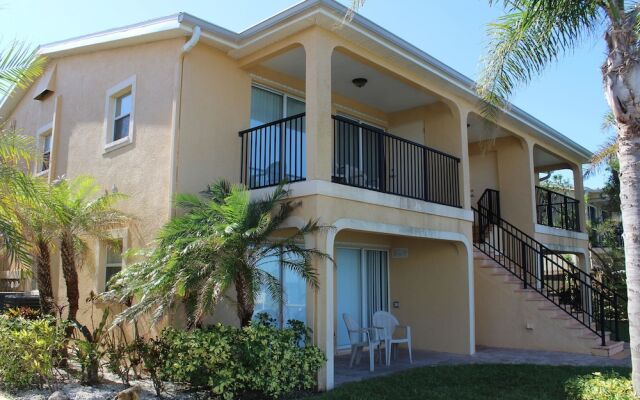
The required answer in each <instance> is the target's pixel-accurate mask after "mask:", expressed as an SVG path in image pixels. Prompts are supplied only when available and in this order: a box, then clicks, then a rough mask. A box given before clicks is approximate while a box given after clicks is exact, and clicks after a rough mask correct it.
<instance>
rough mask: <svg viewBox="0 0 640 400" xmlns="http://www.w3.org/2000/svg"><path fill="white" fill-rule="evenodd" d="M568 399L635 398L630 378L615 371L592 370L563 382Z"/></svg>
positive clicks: (618, 399) (631, 399)
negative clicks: (592, 371) (604, 372)
mask: <svg viewBox="0 0 640 400" xmlns="http://www.w3.org/2000/svg"><path fill="white" fill-rule="evenodd" d="M564 388H565V393H566V394H567V399H568V400H636V399H637V397H635V395H634V394H633V388H632V387H631V380H630V379H629V378H625V377H622V376H620V375H619V374H617V373H616V372H610V373H606V374H603V373H600V372H594V373H592V374H590V375H583V376H578V377H576V378H572V379H569V380H568V381H567V382H566V383H565V387H564Z"/></svg>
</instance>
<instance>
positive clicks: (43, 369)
mask: <svg viewBox="0 0 640 400" xmlns="http://www.w3.org/2000/svg"><path fill="white" fill-rule="evenodd" d="M64 338H65V335H64V327H63V326H56V324H55V321H54V320H53V319H49V318H46V319H40V320H26V319H24V318H7V317H6V316H0V382H1V384H2V385H4V386H5V387H7V388H9V389H19V388H24V387H27V386H31V385H37V386H40V387H42V386H43V385H44V384H46V383H49V382H50V381H51V379H52V378H53V374H54V367H55V365H56V364H57V361H58V355H59V354H60V350H61V349H62V347H63V344H64Z"/></svg>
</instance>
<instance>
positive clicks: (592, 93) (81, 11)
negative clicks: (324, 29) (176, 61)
mask: <svg viewBox="0 0 640 400" xmlns="http://www.w3.org/2000/svg"><path fill="white" fill-rule="evenodd" d="M342 2H343V3H345V4H348V3H349V1H346V0H342ZM295 3H296V1H293V0H268V1H266V0H182V1H176V0H173V1H172V0H126V1H125V0H109V1H96V2H93V1H86V0H83V1H79V0H57V1H47V0H4V1H2V0H0V21H2V23H0V38H1V39H2V40H3V41H4V42H6V41H10V40H13V39H20V40H27V41H29V42H31V43H33V44H34V45H36V44H42V43H49V42H52V41H57V40H62V39H67V38H70V37H74V36H80V35H84V34H88V33H93V32H97V31H100V30H104V29H109V28H113V27H117V26H121V25H127V24H131V23H135V22H140V21H143V20H146V19H151V18H155V17H160V16H165V15H169V14H173V13H176V12H179V11H186V12H189V13H191V14H194V15H196V16H198V17H200V18H203V19H205V20H208V21H210V22H213V23H215V24H218V25H220V26H223V27H225V28H228V29H231V30H233V31H240V30H243V29H245V28H247V27H249V26H251V25H253V24H255V23H257V22H259V21H261V20H263V19H265V18H267V17H269V16H271V15H273V14H275V13H277V12H278V11H281V10H283V9H285V8H288V7H289V6H291V5H293V4H295ZM360 12H361V14H363V15H364V16H366V17H367V18H369V19H371V20H372V21H374V22H375V23H377V24H379V25H381V26H383V27H384V28H386V29H388V30H389V31H391V32H393V33H395V34H396V35H398V36H400V37H402V38H403V39H405V40H407V41H409V42H411V43H412V44H414V45H416V46H417V47H419V48H421V49H422V50H424V51H426V52H427V53H429V54H431V55H433V56H434V57H436V58H438V59H439V60H441V61H443V62H444V63H446V64H448V65H449V66H451V67H453V68H455V69H457V70H458V71H460V72H462V73H464V74H465V75H467V76H470V77H472V78H475V77H477V75H478V71H479V68H480V63H479V60H480V57H481V55H482V54H483V52H484V49H485V46H486V43H487V36H486V24H487V23H488V22H490V21H492V20H494V19H495V18H497V17H498V16H499V15H500V14H501V12H502V10H501V9H500V8H499V7H493V8H490V7H489V6H488V2H487V0H464V1H442V0H395V1H390V0H367V1H366V3H365V6H364V7H363V8H362V9H361V10H360ZM603 60H604V43H603V40H602V35H598V36H595V37H592V38H589V39H588V40H586V41H585V43H583V45H582V46H581V47H580V48H579V49H578V50H577V51H575V52H574V53H573V54H570V55H568V56H566V57H565V58H564V59H563V60H562V61H561V62H559V63H558V64H555V65H552V66H551V67H550V68H549V69H548V70H547V71H546V72H545V73H544V74H543V75H542V76H541V77H540V78H538V79H536V80H535V81H534V82H532V83H531V84H529V85H528V86H526V87H522V88H520V89H519V90H518V91H517V94H516V96H515V97H514V98H513V99H512V101H513V103H514V104H516V105H518V106H519V107H521V108H523V109H524V110H526V111H527V112H529V113H530V114H532V115H534V116H535V117H537V118H539V119H540V120H542V121H543V122H545V123H547V124H549V125H550V126H552V127H554V128H555V129H557V130H558V131H560V132H562V133H563V134H565V135H567V136H569V137H570V138H572V139H573V140H575V141H576V142H578V143H580V144H582V145H583V146H585V147H586V148H588V149H590V150H596V149H597V148H598V147H599V146H600V144H601V143H602V142H603V141H604V140H605V138H606V136H605V134H603V133H602V131H601V129H600V125H601V122H602V118H603V115H604V114H605V113H606V111H607V104H606V102H605V100H604V97H603V94H602V85H601V76H600V65H601V63H602V61H603ZM603 179H604V177H603V176H597V177H594V178H591V179H589V180H588V181H587V182H586V185H587V186H590V187H598V186H601V185H602V182H603Z"/></svg>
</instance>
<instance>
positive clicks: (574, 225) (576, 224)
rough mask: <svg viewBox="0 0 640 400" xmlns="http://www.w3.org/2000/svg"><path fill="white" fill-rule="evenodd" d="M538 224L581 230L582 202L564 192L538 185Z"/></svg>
mask: <svg viewBox="0 0 640 400" xmlns="http://www.w3.org/2000/svg"><path fill="white" fill-rule="evenodd" d="M536 210H537V215H538V224H540V225H546V226H550V227H553V228H560V229H566V230H570V231H577V232H579V231H580V202H579V201H578V200H576V199H574V198H572V197H569V196H566V195H564V194H562V193H558V192H554V191H552V190H549V189H546V188H543V187H540V186H536Z"/></svg>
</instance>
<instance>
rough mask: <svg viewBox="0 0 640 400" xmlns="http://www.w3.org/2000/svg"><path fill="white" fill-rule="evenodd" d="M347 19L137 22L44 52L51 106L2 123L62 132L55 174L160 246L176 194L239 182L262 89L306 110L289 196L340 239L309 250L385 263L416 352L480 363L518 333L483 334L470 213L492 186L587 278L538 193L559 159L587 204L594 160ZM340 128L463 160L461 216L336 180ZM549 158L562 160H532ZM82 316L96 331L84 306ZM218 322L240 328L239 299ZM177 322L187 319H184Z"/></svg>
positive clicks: (318, 294)
mask: <svg viewBox="0 0 640 400" xmlns="http://www.w3.org/2000/svg"><path fill="white" fill-rule="evenodd" d="M342 11H344V9H343V7H342V6H340V5H339V4H337V3H334V2H332V1H325V0H318V1H316V0H310V1H307V2H303V3H300V4H299V5H296V6H294V7H293V8H291V9H289V10H287V11H285V12H283V13H281V14H279V15H277V16H275V17H273V18H271V19H269V20H267V21H265V22H263V23H261V24H260V25H258V26H256V27H253V28H250V29H249V30H247V31H245V32H243V33H241V34H234V33H231V32H228V31H226V30H224V29H223V28H220V27H216V26H213V25H211V24H208V23H206V22H205V21H201V20H199V19H197V18H195V17H191V16H188V15H185V14H180V15H178V16H172V17H167V18H165V19H161V20H158V21H155V22H154V21H150V22H147V23H145V24H142V25H140V26H134V27H129V28H128V31H129V32H130V35H129V36H128V37H123V36H122V35H120V36H118V37H117V38H116V37H112V38H111V37H109V33H108V32H107V33H104V34H102V36H100V35H98V36H96V37H92V38H87V39H82V38H81V39H76V40H75V42H74V41H73V40H72V41H69V42H62V43H56V44H52V45H49V46H44V47H43V54H45V55H47V57H49V63H48V67H47V70H48V71H49V72H48V74H49V75H53V76H54V77H55V86H54V87H53V90H52V91H53V93H52V94H50V95H49V96H48V97H46V98H45V99H44V100H34V95H35V94H36V93H35V91H36V90H38V89H37V88H38V87H39V85H38V83H36V84H34V85H33V86H32V87H31V89H29V90H27V91H26V92H22V93H15V94H14V97H13V98H12V99H11V100H9V101H5V103H4V104H3V106H2V107H3V108H2V110H3V112H4V113H5V115H7V116H8V119H10V120H15V121H16V126H17V127H18V128H20V129H21V130H22V132H24V133H27V134H32V135H35V136H38V135H39V132H42V130H43V129H45V130H46V129H47V128H46V126H47V124H51V128H50V129H51V132H52V139H53V151H52V154H51V165H50V168H49V172H48V173H47V174H46V175H47V176H46V178H48V179H49V180H54V179H55V178H56V177H58V176H62V175H65V176H68V177H75V176H78V175H85V174H88V175H92V176H94V177H95V178H96V179H97V181H98V182H99V183H100V184H101V185H102V186H104V188H105V189H106V190H114V189H115V190H117V191H118V192H120V193H125V194H127V195H128V199H127V200H125V201H123V202H122V204H121V207H122V209H123V210H124V211H126V212H127V213H129V214H131V215H133V216H135V221H134V222H133V223H132V224H131V226H130V227H129V228H128V229H126V230H124V231H123V232H124V233H122V235H123V236H124V237H125V238H126V240H125V245H126V247H129V248H132V247H141V246H144V245H146V244H148V243H150V242H151V240H152V239H153V237H154V234H155V233H156V232H157V230H158V229H159V228H160V227H161V226H162V224H163V223H165V222H166V221H168V220H169V219H170V218H171V216H172V215H173V213H174V212H175V210H173V209H172V205H171V200H172V198H173V196H174V195H175V194H176V193H183V192H189V193H197V192H199V191H200V190H202V189H204V188H205V187H206V185H207V184H209V183H211V182H213V181H215V180H217V179H219V178H225V179H227V180H230V181H232V182H239V181H240V179H241V174H240V171H241V151H246V149H243V147H242V144H241V140H240V138H239V136H238V132H240V131H242V130H244V129H247V128H252V127H253V125H255V124H253V123H252V121H253V116H252V101H255V99H253V98H252V93H253V90H254V89H252V88H253V87H258V88H260V89H261V90H268V91H269V92H270V93H272V94H274V95H277V96H280V97H282V98H283V99H286V98H288V97H291V98H293V99H296V101H298V102H304V109H305V115H304V123H305V128H304V134H305V139H304V141H303V142H301V143H304V154H305V156H304V157H305V161H304V162H305V169H306V170H305V177H304V178H305V179H304V181H301V182H296V183H293V184H291V185H290V188H291V191H292V196H294V197H296V198H298V199H299V200H300V201H301V203H302V205H301V207H299V208H297V209H296V211H295V216H294V217H293V218H292V219H291V221H289V225H290V226H291V227H295V226H300V225H301V224H302V223H303V222H304V221H306V220H308V219H310V218H311V219H319V221H320V222H321V223H322V224H324V225H327V226H331V227H332V228H331V229H329V230H327V231H323V232H320V233H317V234H316V235H314V236H313V237H308V238H306V244H307V245H308V246H314V247H316V248H318V249H320V250H322V251H324V252H326V253H328V254H329V255H332V256H333V255H335V254H336V251H337V249H339V248H357V249H369V248H375V249H378V250H379V251H384V252H386V253H385V254H387V256H388V258H387V260H388V261H387V264H386V265H387V266H386V268H387V269H388V277H387V278H386V279H387V280H388V302H389V304H388V307H389V311H391V312H392V313H394V314H395V315H396V316H397V317H398V318H399V319H400V320H401V321H402V322H403V323H405V324H408V325H411V326H412V328H413V332H414V342H413V344H414V348H416V349H424V350H435V351H445V352H453V353H464V354H472V353H473V352H474V351H475V346H476V343H478V344H488V345H494V346H500V342H499V341H498V342H493V341H489V340H488V339H487V338H488V337H492V336H491V331H492V329H500V330H501V331H502V332H503V333H504V334H505V335H508V334H509V329H510V328H509V326H508V325H507V326H506V327H505V326H503V325H501V326H499V327H498V326H497V325H496V326H494V327H491V326H487V321H489V320H490V318H487V317H486V315H485V314H482V313H481V314H478V311H477V310H478V307H477V304H476V303H477V302H479V301H483V302H487V304H493V302H496V301H499V300H500V299H499V298H498V297H494V298H491V290H488V289H487V286H480V287H478V285H479V283H478V282H479V280H478V276H477V274H476V273H474V268H475V266H474V256H473V252H474V245H473V243H474V226H473V224H474V214H473V211H472V207H476V204H477V201H478V200H479V198H480V197H481V196H482V193H483V192H484V190H485V189H494V190H499V191H500V194H501V207H502V216H503V217H504V218H505V219H507V220H508V221H510V222H511V223H512V224H514V225H516V226H518V227H519V229H521V230H522V231H524V232H525V233H527V234H528V235H530V236H532V237H535V239H537V240H539V241H540V242H543V243H545V244H548V245H549V247H553V248H554V249H555V250H557V251H559V252H566V253H575V254H579V255H580V257H579V260H580V267H581V268H586V265H589V264H588V260H587V259H586V258H587V257H588V252H586V251H584V249H585V248H586V246H587V242H586V238H585V236H586V235H585V234H584V229H585V228H584V226H583V227H582V228H581V231H582V232H568V231H565V230H562V229H557V228H549V229H543V228H540V227H539V226H537V224H536V199H535V193H534V191H535V189H534V187H535V184H536V182H537V173H538V172H539V171H541V170H544V169H545V168H552V167H553V168H555V167H556V166H557V165H559V164H561V165H563V166H568V167H569V168H572V169H574V170H575V171H576V174H575V178H576V179H575V183H576V198H578V199H580V198H581V197H582V191H583V188H582V180H581V174H580V172H581V165H582V163H584V162H586V161H587V157H588V155H589V152H588V151H587V150H585V149H583V148H582V147H580V146H579V145H577V144H575V143H573V142H571V141H570V140H569V139H567V138H565V137H562V136H561V135H559V134H558V133H557V132H555V131H553V130H552V129H551V128H549V127H546V126H545V125H544V124H542V123H540V122H539V121H537V120H535V119H533V117H531V116H529V115H527V114H525V113H524V112H522V111H520V110H517V109H516V110H515V111H514V110H511V111H506V110H505V111H504V112H503V113H501V114H500V117H499V118H498V120H497V121H494V122H488V121H486V120H484V118H483V117H481V115H482V111H481V105H480V104H479V102H478V101H477V98H476V97H475V94H474V93H473V90H472V89H471V88H470V86H471V83H469V81H468V79H467V78H464V77H461V76H460V75H459V74H458V73H456V72H455V71H452V70H450V69H448V67H446V66H444V65H443V64H441V63H440V62H438V61H437V60H433V59H432V58H429V56H427V55H424V54H423V53H421V52H420V51H419V50H417V49H415V48H413V47H411V46H410V45H409V44H408V43H405V42H403V41H402V40H401V39H399V38H396V37H395V36H393V35H391V34H390V33H388V32H386V31H383V30H382V29H381V28H380V27H377V26H375V25H374V24H373V23H371V22H370V21H367V20H365V19H364V18H362V17H360V16H356V17H355V18H354V20H353V21H352V22H348V23H346V24H342V15H341V12H342ZM154 24H155V25H154ZM151 26H153V27H154V28H153V29H152V28H150V27H151ZM365 33H367V34H365ZM83 40H84V41H83ZM349 74H354V75H349ZM355 74H366V75H367V76H368V77H369V78H368V79H369V83H368V84H367V86H365V87H363V88H362V89H363V90H360V91H358V90H357V89H354V87H353V85H352V84H351V77H350V76H353V78H356V77H358V76H359V75H355ZM345 77H348V78H349V79H348V80H345V79H344V78H345ZM130 79H134V82H135V92H134V106H135V109H134V112H133V114H132V115H133V117H132V120H133V122H132V123H133V128H132V129H133V135H132V136H131V138H132V140H131V143H127V144H125V145H123V146H122V147H119V148H117V149H113V150H109V151H105V134H106V131H107V130H108V128H107V127H108V126H109V124H108V119H109V118H111V117H110V114H109V111H108V110H109V108H108V106H105V102H107V103H108V101H109V100H108V98H109V96H108V93H109V90H110V89H111V88H113V87H117V85H118V84H120V83H121V82H124V81H127V80H130ZM465 79H467V80H465ZM368 90H370V92H367V91H368ZM376 91H377V92H376ZM381 93H382V94H385V95H384V96H382V95H380V94H381ZM105 110H106V111H105ZM335 115H341V116H348V117H349V118H352V119H353V120H357V121H359V122H358V124H359V125H357V126H359V127H360V128H358V129H361V130H362V129H364V128H363V126H365V125H364V124H369V125H371V126H375V127H376V129H380V130H384V131H386V132H388V133H389V134H390V135H391V136H390V137H391V140H396V141H399V142H401V143H406V145H407V146H413V147H414V148H417V149H421V150H420V151H423V152H424V154H426V152H427V151H431V150H433V151H434V154H441V153H442V154H443V157H447V160H453V161H454V162H455V165H456V168H455V169H451V171H455V172H454V173H453V175H452V173H448V175H447V178H446V182H444V183H439V185H441V186H438V187H447V188H448V189H449V190H451V191H452V193H454V196H453V197H454V198H455V199H456V204H438V203H437V202H432V201H425V199H421V198H416V196H413V197H411V196H406V195H402V194H398V193H392V192H389V190H386V191H385V190H383V189H382V187H381V186H376V188H375V189H374V190H371V189H372V188H371V187H369V188H366V187H353V185H351V186H347V185H344V184H341V183H340V179H338V178H339V177H337V174H336V171H335V169H336V166H335V165H336V163H337V161H336V160H337V155H336V154H335V153H334V152H335V151H336V150H335V148H336V146H337V143H336V140H335V138H336V137H338V136H337V135H339V134H340V132H337V131H336V129H337V128H335V125H334V121H333V120H332V116H335ZM369 125H367V126H369ZM43 127H44V128H43ZM107 133H108V132H107ZM360 140H362V139H360ZM394 143H395V142H394ZM424 146H427V147H426V148H425V147H424ZM361 147H362V145H361ZM536 148H539V149H543V150H544V151H545V154H551V155H552V156H545V157H537V156H536V153H535V151H534V150H535V149H536ZM429 149H431V150H429ZM360 151H363V150H362V149H361V150H360ZM421 154H422V153H421ZM360 157H362V156H360ZM420 160H422V161H420V162H423V163H424V162H425V161H424V160H423V159H420ZM420 162H415V163H414V164H411V165H414V166H413V167H411V168H414V169H415V168H423V167H416V166H415V165H417V164H419V163H420ZM425 168H426V167H425ZM397 169H398V168H397V167H395V166H391V167H390V166H387V167H385V168H383V169H382V170H381V171H382V173H385V174H388V175H389V177H388V178H387V180H388V181H390V180H391V179H392V178H393V177H394V176H395V177H397V176H399V174H400V172H398V170H397ZM420 171H421V172H420V173H419V175H420V176H421V177H422V178H420V179H424V182H421V183H420V184H419V185H422V186H419V187H420V188H422V189H421V190H422V191H424V192H426V191H427V181H426V178H424V176H425V175H426V173H425V172H424V171H425V170H424V169H420ZM34 172H36V171H34ZM377 173H381V172H380V170H379V171H378V172H377ZM370 175H371V173H370ZM414 180H417V178H414ZM343 183H344V182H343ZM429 184H430V185H434V183H429ZM378 185H380V183H378ZM429 187H431V186H429ZM269 190H271V189H270V188H260V189H256V190H253V192H252V193H253V195H254V196H260V195H262V194H264V193H265V192H267V191H269ZM403 190H404V189H403ZM582 215H584V212H583V213H582ZM363 251H364V250H363ZM103 253H104V250H101V244H99V243H94V246H93V247H92V249H91V254H92V256H90V257H88V259H87V260H86V262H85V265H84V267H83V269H82V270H81V271H80V274H81V297H86V296H87V295H88V293H89V292H90V291H91V290H94V291H100V290H101V288H102V287H103V286H104V277H103V274H104V266H103V265H101V264H103V263H104V254H103ZM363 254H364V253H363ZM316 263H317V265H315V268H316V269H317V272H318V277H319V281H320V282H319V283H320V284H319V288H318V290H311V289H310V288H308V290H307V291H306V306H305V313H306V314H305V315H306V322H307V324H308V325H309V326H310V327H311V328H312V330H313V332H314V335H313V338H314V342H315V343H316V344H317V345H318V346H320V348H322V349H323V350H324V351H325V354H326V356H327V359H328V361H327V364H326V367H325V368H324V369H323V370H322V372H321V376H320V377H319V384H320V387H321V388H331V387H333V357H334V354H336V351H340V349H337V347H338V346H337V345H336V331H337V329H338V326H339V325H341V324H342V323H343V322H342V316H341V315H340V309H341V308H340V307H341V306H340V302H341V300H340V298H339V297H338V290H337V287H338V286H339V285H338V281H337V279H338V277H339V276H340V274H341V271H339V270H338V268H340V265H337V266H336V265H335V264H334V263H333V262H331V261H330V260H324V261H321V262H319V261H316ZM125 267H126V266H125ZM53 274H54V285H55V288H54V289H55V292H56V293H57V301H58V302H59V303H64V301H65V296H64V281H63V279H62V277H61V276H60V273H59V268H58V266H57V264H56V265H55V266H54V271H53ZM101 279H102V280H101ZM342 283H343V282H340V284H342ZM478 290H479V295H476V294H475V292H476V291H478ZM496 295H499V293H497V292H496ZM487 296H488V297H487ZM483 309H486V307H485V308H483ZM510 312H517V310H516V311H510ZM80 318H87V314H86V310H84V313H82V314H81V316H80ZM213 319H214V320H218V321H223V322H225V323H237V320H236V318H235V314H234V308H233V307H232V306H230V305H228V304H223V305H222V306H221V307H220V308H219V309H218V310H217V311H216V313H215V315H214V316H213ZM179 321H180V316H179V315H178V316H176V318H174V323H178V322H179ZM482 324H483V325H482ZM479 326H480V328H478V327H479ZM513 329H516V328H513ZM518 329H519V328H518ZM556 333H557V332H555V331H553V329H552V328H549V330H548V332H545V333H543V334H541V336H540V338H537V339H536V340H538V342H536V343H537V344H536V345H535V346H533V347H536V348H545V343H551V342H553V341H554V337H553V335H554V334H556ZM504 345H505V346H507V345H508V346H512V345H513V346H516V347H517V343H516V344H515V345H514V344H513V343H506V342H505V343H504ZM549 348H550V347H549Z"/></svg>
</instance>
